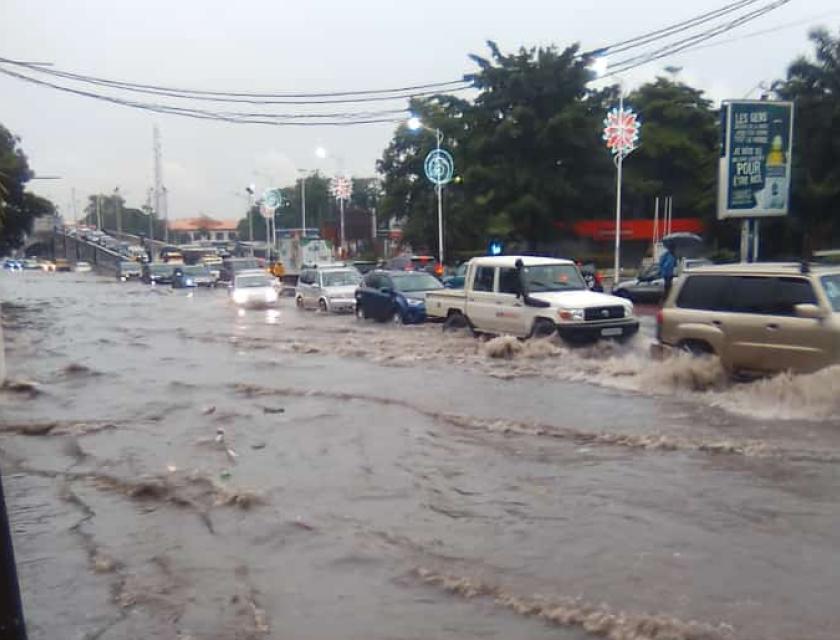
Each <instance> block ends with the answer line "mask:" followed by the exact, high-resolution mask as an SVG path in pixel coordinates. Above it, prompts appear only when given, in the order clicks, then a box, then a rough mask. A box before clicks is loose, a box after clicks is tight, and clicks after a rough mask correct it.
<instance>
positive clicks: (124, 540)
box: [0, 273, 840, 640]
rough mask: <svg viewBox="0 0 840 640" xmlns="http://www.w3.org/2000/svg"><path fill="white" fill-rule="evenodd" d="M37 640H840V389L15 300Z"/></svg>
mask: <svg viewBox="0 0 840 640" xmlns="http://www.w3.org/2000/svg"><path fill="white" fill-rule="evenodd" d="M0 298H2V317H3V326H4V333H5V339H6V364H7V369H8V376H9V379H10V382H9V383H7V386H6V388H5V390H3V391H2V392H0V403H2V404H0V467H2V473H3V482H4V486H5V490H6V498H7V502H8V507H9V513H10V518H11V522H12V526H13V537H14V542H15V551H16V554H17V561H18V567H19V578H20V582H21V589H22V593H23V602H24V609H25V615H26V619H27V624H28V629H29V635H30V638H32V639H35V640H41V639H43V640H46V639H53V638H61V639H65V640H66V639H88V640H93V639H98V640H118V639H119V640H133V639H136V638H161V639H173V640H175V639H177V640H203V639H207V640H230V639H260V638H278V639H286V638H289V639H291V638H294V639H296V640H309V639H311V640H332V639H336V640H338V639H358V640H385V639H388V640H391V639H399V640H420V639H427V638H436V639H456V638H458V639H464V638H469V639H473V638H498V639H505V640H508V639H532V638H533V639H543V638H561V639H585V638H609V639H612V640H646V639H648V640H654V639H655V640H665V639H667V640H689V639H692V640H694V639H697V640H700V639H702V640H716V639H730V638H731V639H733V640H734V639H742V638H744V639H755V640H791V639H796V640H806V639H807V640H835V639H836V638H837V637H838V634H840V607H838V602H840V499H838V496H840V471H838V469H840V369H838V368H834V369H828V370H825V371H822V372H819V373H817V374H813V375H808V376H780V377H777V378H774V379H770V380H764V381H760V382H753V383H743V382H738V383H736V382H732V381H730V380H728V379H727V378H726V377H725V376H724V375H723V373H722V372H721V371H720V368H719V366H718V364H717V363H716V362H715V361H714V360H708V361H705V360H692V359H688V358H678V359H675V360H672V361H669V362H665V363H657V362H652V361H651V360H650V359H649V358H648V357H647V347H648V345H649V343H650V341H651V339H652V336H653V330H654V329H653V319H652V318H651V317H646V318H644V322H643V328H642V331H641V333H640V335H639V336H638V338H637V339H636V340H635V342H633V343H632V344H628V345H622V346H616V345H598V346H595V347H590V348H586V349H576V350H569V349H568V348H566V347H564V346H563V345H562V344H560V343H557V342H552V341H535V342H527V343H523V342H520V341H517V340H512V339H509V338H505V337H501V338H496V339H494V340H485V341H480V340H477V339H475V338H473V337H472V336H470V335H467V334H466V333H464V332H457V333H443V332H442V330H441V327H440V326H436V325H425V326H415V327H400V326H391V325H380V324H377V323H373V322H367V321H358V320H356V319H355V318H354V317H352V316H336V315H328V314H322V313H317V312H301V311H298V310H296V309H295V308H294V304H293V303H292V301H291V300H290V299H287V298H286V299H283V300H281V303H280V305H279V306H278V307H277V308H276V309H272V310H244V311H243V310H239V309H237V308H236V307H235V306H233V305H232V304H231V303H230V302H229V301H228V297H227V294H226V292H225V291H223V290H215V291H212V290H211V291H206V290H202V291H195V292H184V291H182V290H172V289H170V288H169V287H148V286H145V285H141V284H134V283H129V284H119V283H117V282H115V281H114V280H113V279H111V278H106V277H103V276H97V275H96V274H46V273H23V274H18V273H15V274H6V273H3V274H0Z"/></svg>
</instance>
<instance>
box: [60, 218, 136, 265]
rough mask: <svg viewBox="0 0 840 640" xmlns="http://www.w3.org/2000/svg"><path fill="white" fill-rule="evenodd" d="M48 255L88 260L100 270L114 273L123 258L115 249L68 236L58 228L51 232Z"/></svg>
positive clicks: (73, 259) (72, 260) (71, 260)
mask: <svg viewBox="0 0 840 640" xmlns="http://www.w3.org/2000/svg"><path fill="white" fill-rule="evenodd" d="M51 249H52V251H50V255H51V256H52V257H53V258H65V259H67V260H69V261H70V262H73V263H76V262H89V263H90V264H91V265H93V267H94V268H96V269H98V270H100V271H106V272H110V273H114V274H115V273H116V272H117V268H118V267H119V264H120V262H121V261H123V260H125V258H124V257H123V256H121V255H120V254H119V253H117V252H116V251H111V250H110V249H106V248H105V247H100V246H99V245H97V244H94V243H92V242H87V241H86V240H82V239H81V238H76V237H73V236H68V235H66V234H65V233H63V232H62V231H61V230H59V229H54V230H53V234H52V242H51Z"/></svg>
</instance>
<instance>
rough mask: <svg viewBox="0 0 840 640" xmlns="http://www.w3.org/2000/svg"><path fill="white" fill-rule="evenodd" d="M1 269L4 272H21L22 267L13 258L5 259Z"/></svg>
mask: <svg viewBox="0 0 840 640" xmlns="http://www.w3.org/2000/svg"><path fill="white" fill-rule="evenodd" d="M3 269H4V270H6V271H23V265H22V264H21V262H20V260H15V259H14V258H6V259H5V260H4V261H3Z"/></svg>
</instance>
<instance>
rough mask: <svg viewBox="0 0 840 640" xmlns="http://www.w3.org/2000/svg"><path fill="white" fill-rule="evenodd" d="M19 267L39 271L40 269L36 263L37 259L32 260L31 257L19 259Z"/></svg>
mask: <svg viewBox="0 0 840 640" xmlns="http://www.w3.org/2000/svg"><path fill="white" fill-rule="evenodd" d="M21 267H23V269H24V270H25V271H40V270H41V265H40V264H39V263H38V261H37V260H33V259H31V258H27V259H25V260H23V261H21Z"/></svg>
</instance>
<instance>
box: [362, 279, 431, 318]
mask: <svg viewBox="0 0 840 640" xmlns="http://www.w3.org/2000/svg"><path fill="white" fill-rule="evenodd" d="M437 289H443V285H442V284H441V282H440V280H438V279H437V278H435V277H434V276H433V275H431V274H428V273H423V272H412V271H408V272H406V271H379V270H377V271H371V272H370V273H368V274H367V275H366V276H365V279H364V281H363V282H362V285H361V286H360V287H359V288H358V289H357V290H356V317H358V318H360V319H366V318H373V319H375V320H379V321H380V322H385V321H388V320H391V321H392V322H394V323H395V324H409V323H415V322H424V321H425V320H426V304H425V301H426V293H427V292H429V291H435V290H437Z"/></svg>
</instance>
